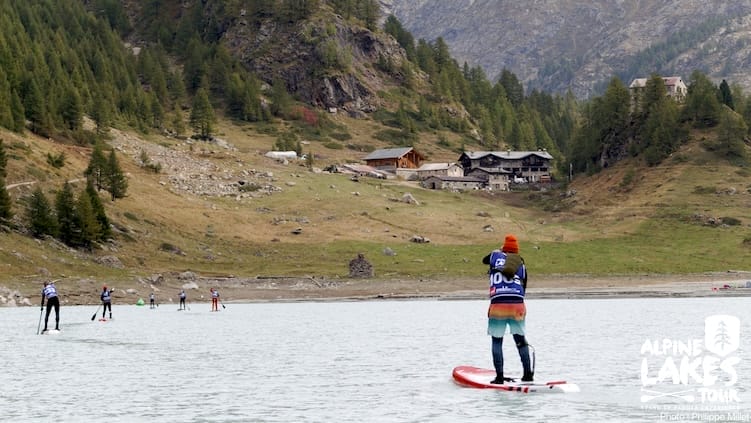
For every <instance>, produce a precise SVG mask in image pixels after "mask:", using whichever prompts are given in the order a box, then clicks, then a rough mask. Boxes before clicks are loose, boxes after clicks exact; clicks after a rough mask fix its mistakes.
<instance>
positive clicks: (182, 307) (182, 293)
mask: <svg viewBox="0 0 751 423" xmlns="http://www.w3.org/2000/svg"><path fill="white" fill-rule="evenodd" d="M179 295H180V308H178V310H185V298H186V297H187V296H186V295H185V290H184V289H181V290H180V294H179Z"/></svg>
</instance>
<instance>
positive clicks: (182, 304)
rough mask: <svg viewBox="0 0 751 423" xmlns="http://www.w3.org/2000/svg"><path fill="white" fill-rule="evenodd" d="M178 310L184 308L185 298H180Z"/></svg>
mask: <svg viewBox="0 0 751 423" xmlns="http://www.w3.org/2000/svg"><path fill="white" fill-rule="evenodd" d="M180 308H185V298H180Z"/></svg>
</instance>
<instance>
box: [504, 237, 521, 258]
mask: <svg viewBox="0 0 751 423" xmlns="http://www.w3.org/2000/svg"><path fill="white" fill-rule="evenodd" d="M501 251H503V252H504V253H513V254H519V243H518V242H517V241H516V237H515V236H513V235H510V234H509V235H506V239H505V240H504V241H503V248H502V249H501Z"/></svg>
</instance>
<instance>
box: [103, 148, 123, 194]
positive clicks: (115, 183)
mask: <svg viewBox="0 0 751 423" xmlns="http://www.w3.org/2000/svg"><path fill="white" fill-rule="evenodd" d="M106 172H107V173H106V175H105V181H106V184H107V188H106V189H107V191H109V193H110V195H111V196H112V201H114V200H115V199H117V198H123V197H125V192H126V191H127V189H128V181H127V180H126V179H125V174H123V171H122V169H120V164H119V163H118V161H117V156H116V155H115V149H114V148H113V149H112V150H110V155H109V158H108V159H107V170H106Z"/></svg>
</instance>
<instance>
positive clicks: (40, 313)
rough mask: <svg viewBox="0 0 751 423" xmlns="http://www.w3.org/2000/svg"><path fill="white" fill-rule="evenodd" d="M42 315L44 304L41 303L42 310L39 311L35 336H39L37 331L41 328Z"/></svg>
mask: <svg viewBox="0 0 751 423" xmlns="http://www.w3.org/2000/svg"><path fill="white" fill-rule="evenodd" d="M43 313H44V303H42V308H41V309H39V323H37V335H39V329H40V328H41V327H42V314H43Z"/></svg>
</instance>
